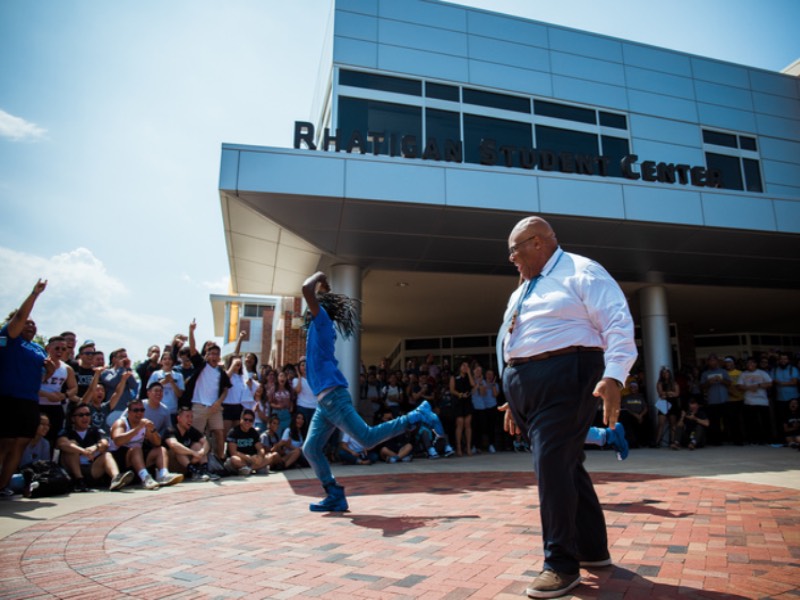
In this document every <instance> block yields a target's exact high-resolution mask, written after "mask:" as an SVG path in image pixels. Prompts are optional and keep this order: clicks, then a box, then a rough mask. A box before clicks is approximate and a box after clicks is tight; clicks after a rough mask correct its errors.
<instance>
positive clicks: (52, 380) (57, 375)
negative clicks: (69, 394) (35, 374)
mask: <svg viewBox="0 0 800 600" xmlns="http://www.w3.org/2000/svg"><path fill="white" fill-rule="evenodd" d="M66 380H67V365H66V363H65V362H64V361H61V364H60V365H58V368H57V369H56V370H55V371H53V374H52V375H50V377H48V378H47V380H46V381H44V382H42V387H41V388H40V389H41V390H42V391H43V392H60V391H61V388H63V387H64V382H65V381H66ZM39 405H40V406H58V404H57V403H56V402H50V401H49V400H47V399H46V398H42V397H41V396H39Z"/></svg>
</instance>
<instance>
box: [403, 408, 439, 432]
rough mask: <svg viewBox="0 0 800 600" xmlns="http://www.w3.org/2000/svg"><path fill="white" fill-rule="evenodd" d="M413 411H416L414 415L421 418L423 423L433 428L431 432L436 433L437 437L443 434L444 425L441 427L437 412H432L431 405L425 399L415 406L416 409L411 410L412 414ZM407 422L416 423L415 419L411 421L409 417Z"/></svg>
mask: <svg viewBox="0 0 800 600" xmlns="http://www.w3.org/2000/svg"><path fill="white" fill-rule="evenodd" d="M414 413H416V417H417V418H418V419H419V420H421V421H422V423H423V424H425V425H427V426H428V427H430V428H431V429H433V432H434V433H435V434H436V435H437V437H438V436H443V435H444V427H442V422H441V421H440V420H439V417H438V416H437V414H436V413H435V412H433V410H432V409H431V405H430V404H428V401H427V400H425V401H424V402H423V403H422V404H420V405H419V406H418V407H417V408H416V410H414V411H413V412H412V414H414ZM409 416H411V415H409ZM409 422H411V423H412V424H415V423H416V421H412V420H411V419H409Z"/></svg>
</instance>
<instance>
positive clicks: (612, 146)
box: [600, 135, 629, 177]
mask: <svg viewBox="0 0 800 600" xmlns="http://www.w3.org/2000/svg"><path fill="white" fill-rule="evenodd" d="M600 141H601V142H602V143H603V156H605V157H606V158H608V159H609V160H608V167H607V175H608V176H609V177H622V166H621V165H620V161H621V160H622V157H624V156H627V155H628V154H629V151H628V140H626V139H623V138H617V137H611V136H609V135H604V136H601V138H600Z"/></svg>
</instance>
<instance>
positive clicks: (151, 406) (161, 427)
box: [144, 381, 172, 438]
mask: <svg viewBox="0 0 800 600" xmlns="http://www.w3.org/2000/svg"><path fill="white" fill-rule="evenodd" d="M163 399H164V386H163V385H162V384H161V383H160V382H158V381H153V382H151V383H150V385H148V386H147V401H146V402H145V404H144V417H145V419H148V420H150V421H152V422H153V425H155V428H156V431H157V432H158V435H160V436H161V437H162V438H163V437H164V435H165V434H166V433H167V429H169V428H170V426H171V425H172V415H171V414H170V412H169V408H167V406H166V405H165V404H164V403H163V402H162V400H163Z"/></svg>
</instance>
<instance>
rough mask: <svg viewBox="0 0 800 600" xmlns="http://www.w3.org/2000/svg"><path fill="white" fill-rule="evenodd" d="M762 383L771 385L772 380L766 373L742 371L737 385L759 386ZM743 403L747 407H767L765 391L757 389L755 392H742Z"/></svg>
mask: <svg viewBox="0 0 800 600" xmlns="http://www.w3.org/2000/svg"><path fill="white" fill-rule="evenodd" d="M762 383H772V378H771V377H770V376H769V375H768V374H767V372H766V371H762V370H761V369H756V370H755V371H743V372H742V374H741V375H739V381H738V384H739V385H741V386H745V387H746V386H748V385H759V384H762ZM744 403H745V404H746V405H748V406H769V398H768V397H767V390H765V389H764V388H762V387H759V388H758V389H756V390H752V391H751V390H745V391H744Z"/></svg>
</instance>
